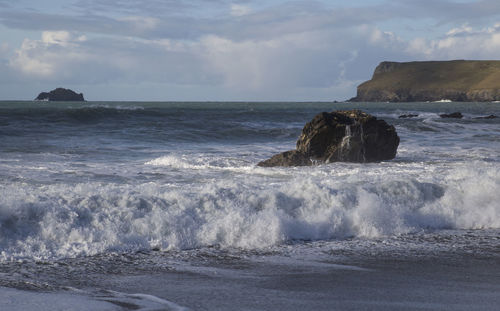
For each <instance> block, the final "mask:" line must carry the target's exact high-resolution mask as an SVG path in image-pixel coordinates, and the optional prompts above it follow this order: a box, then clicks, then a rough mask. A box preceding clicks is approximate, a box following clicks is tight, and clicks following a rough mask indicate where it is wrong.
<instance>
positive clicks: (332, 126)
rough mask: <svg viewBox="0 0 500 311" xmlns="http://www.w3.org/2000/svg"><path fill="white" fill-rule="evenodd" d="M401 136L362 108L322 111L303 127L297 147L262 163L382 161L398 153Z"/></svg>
mask: <svg viewBox="0 0 500 311" xmlns="http://www.w3.org/2000/svg"><path fill="white" fill-rule="evenodd" d="M398 145H399V137H398V135H397V133H396V130H395V128H394V126H392V125H388V124H387V123H386V122H385V121H383V120H377V118H376V117H374V116H372V115H369V114H367V113H364V112H362V111H360V110H347V111H334V112H330V113H328V112H322V113H320V114H318V115H316V116H315V117H314V118H313V119H312V120H311V121H310V122H308V123H307V124H306V125H305V126H304V128H303V129H302V134H301V135H300V137H299V139H298V140H297V148H296V150H290V151H286V152H283V153H280V154H277V155H275V156H273V157H272V158H270V159H268V160H265V161H262V162H260V163H258V164H257V165H258V166H306V165H313V164H319V163H330V162H337V161H344V162H359V163H365V162H379V161H383V160H390V159H393V158H394V157H395V156H396V151H397V148H398Z"/></svg>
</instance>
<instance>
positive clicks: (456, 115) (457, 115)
mask: <svg viewBox="0 0 500 311" xmlns="http://www.w3.org/2000/svg"><path fill="white" fill-rule="evenodd" d="M439 116H440V117H441V118H454V119H462V118H463V117H464V116H463V115H462V114H461V113H460V112H452V113H443V114H440V115H439Z"/></svg>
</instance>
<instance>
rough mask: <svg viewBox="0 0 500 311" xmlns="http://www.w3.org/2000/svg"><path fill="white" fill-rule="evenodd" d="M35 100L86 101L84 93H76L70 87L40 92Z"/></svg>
mask: <svg viewBox="0 0 500 311" xmlns="http://www.w3.org/2000/svg"><path fill="white" fill-rule="evenodd" d="M35 100H48V101H85V99H83V94H82V93H80V94H78V93H76V92H74V91H72V90H70V89H63V88H57V89H55V90H52V91H50V92H48V93H47V92H42V93H40V94H38V96H37V97H36V98H35Z"/></svg>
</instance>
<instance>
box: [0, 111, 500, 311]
mask: <svg viewBox="0 0 500 311" xmlns="http://www.w3.org/2000/svg"><path fill="white" fill-rule="evenodd" d="M353 108H357V109H362V110H364V111H366V112H368V113H371V114H373V115H375V116H376V117H378V118H379V119H383V120H385V121H387V122H388V123H389V124H393V125H394V126H395V127H396V130H397V133H398V135H399V137H400V139H401V142H400V145H399V148H398V153H397V156H396V158H395V159H394V160H391V161H386V162H381V163H368V164H358V163H332V164H328V165H318V166H313V167H297V168H260V167H257V166H256V164H257V163H258V162H259V161H261V160H264V159H267V158H269V157H270V156H272V155H273V154H275V153H279V152H282V151H286V150H290V149H293V148H294V147H295V142H296V140H297V137H298V136H299V134H300V132H301V130H302V127H303V126H304V124H305V123H306V122H308V121H309V120H310V119H312V117H313V116H314V115H316V114H317V113H319V112H322V111H332V110H337V109H353ZM455 111H460V112H462V114H463V115H464V118H463V119H442V118H440V117H439V114H441V113H450V112H455ZM408 113H412V114H418V117H415V118H411V119H399V118H398V116H399V115H401V114H408ZM490 114H494V115H497V116H500V103H450V102H439V103H217V102H207V103H170V102H167V103H157V102H154V103H149V102H85V103H54V102H0V286H2V287H0V289H1V288H4V289H3V290H0V297H4V298H5V299H7V298H8V299H10V300H9V301H10V304H8V303H7V304H5V307H8V308H10V309H12V310H16V309H18V308H19V306H20V304H21V303H23V308H24V309H27V310H29V309H30V308H32V309H33V310H34V309H36V310H40V308H41V309H43V310H45V309H46V310H51V309H53V308H54V305H53V304H49V305H48V306H47V307H46V308H44V307H43V306H42V307H41V305H40V303H39V302H40V301H47V299H49V300H51V301H57V302H58V303H59V305H61V307H60V310H65V309H66V308H65V307H63V306H66V305H67V304H70V305H73V306H75V305H78V306H79V308H80V309H83V310H86V309H89V310H91V309H102V310H108V309H109V310H114V309H124V310H128V309H141V310H183V309H194V310H198V309H200V310H205V309H206V310H225V309H227V310H231V309H246V310H264V309H269V310H276V309H280V307H278V306H282V307H283V309H285V307H284V306H290V305H291V304H292V303H293V305H296V306H299V305H300V303H299V302H306V301H309V302H310V303H313V302H314V301H316V302H318V301H320V302H321V304H317V305H313V306H315V307H314V309H316V310H319V309H321V308H320V307H325V308H324V309H325V310H328V309H331V307H332V306H333V305H334V303H338V301H339V300H338V299H337V300H335V299H333V298H332V299H329V298H328V297H334V295H333V294H327V293H325V294H324V296H322V297H323V298H324V300H315V299H316V298H314V297H312V296H311V297H309V296H307V297H306V296H305V298H304V299H303V300H300V301H297V299H296V297H295V294H294V293H295V290H294V289H289V290H287V289H283V288H282V287H283V285H282V284H284V283H282V282H281V281H280V282H281V283H279V284H280V285H276V284H275V285H273V286H271V285H269V284H268V285H267V287H265V286H261V287H259V286H256V287H252V288H254V289H255V291H256V296H257V297H263V295H264V294H263V293H262V292H259V291H258V290H257V289H259V290H260V289H262V288H273V289H274V290H280V291H282V293H284V294H283V295H284V296H283V297H285V298H286V299H285V298H283V299H284V300H283V299H282V300H276V299H277V298H276V297H282V296H279V295H277V296H272V295H271V294H269V292H266V294H265V295H270V296H269V297H268V296H265V295H264V296H265V297H267V298H266V299H265V301H261V302H259V303H258V304H256V305H253V303H256V302H255V301H252V300H248V301H247V302H246V305H242V306H240V307H241V308H240V307H236V305H234V304H231V303H228V304H222V301H226V298H227V297H223V295H222V294H221V292H213V291H212V292H210V293H211V295H210V294H207V295H206V296H203V295H198V294H197V293H199V292H206V291H208V289H209V288H211V287H214V288H222V289H224V290H225V291H226V292H229V293H231V291H234V292H237V293H240V291H239V290H240V289H241V288H239V287H237V286H236V287H235V286H230V287H228V286H226V285H224V284H227V282H230V281H231V282H232V281H234V280H238V284H240V285H241V284H244V285H245V286H246V287H245V288H247V287H248V286H250V285H251V284H255V283H254V281H255V279H258V280H261V281H262V279H266V277H267V279H266V280H268V278H269V276H270V275H274V276H277V275H280V276H283V275H284V276H288V277H289V278H284V279H285V281H283V280H282V281H283V282H285V283H286V280H290V277H292V276H294V275H296V274H295V272H296V270H297V269H299V270H300V271H302V272H304V271H307V272H308V273H313V274H314V273H316V272H318V274H319V272H321V273H322V275H325V274H324V273H325V269H326V271H337V272H335V273H340V272H338V271H342V273H352V274H349V275H357V274H356V273H368V272H366V271H380V270H383V271H386V270H387V269H389V268H388V267H394V264H388V263H389V262H391V263H393V262H399V263H401V262H404V263H413V264H414V265H408V267H414V266H419V265H420V266H421V267H430V266H423V265H422V263H423V262H427V261H429V262H440V263H441V264H442V267H449V266H450V265H458V266H460V265H462V270H461V271H462V272H463V271H468V272H470V271H472V270H471V269H476V268H477V265H479V264H481V265H483V264H486V266H487V267H489V268H488V269H486V270H485V271H483V270H481V271H483V274H481V276H482V280H483V281H484V282H490V283H488V284H489V289H490V290H493V293H490V292H488V293H486V294H485V292H480V294H478V295H479V296H475V295H472V296H471V297H469V298H470V299H469V300H467V301H466V303H465V304H462V305H463V306H466V307H467V306H469V307H470V305H467V302H470V301H475V300H481V301H482V303H483V305H476V306H480V307H481V308H480V309H481V310H489V307H491V306H494V305H495V304H496V303H497V302H498V301H499V300H500V298H499V297H498V296H499V295H498V291H497V290H498V289H500V265H499V260H500V250H499V249H500V203H499V202H500V118H496V119H477V117H481V116H487V115H490ZM464 258H466V259H467V260H469V261H467V260H465V259H464ZM445 259H446V260H445ZM464 260H465V261H464ZM470 260H473V261H474V260H479V261H480V262H479V263H476V262H475V261H474V262H471V261H470ZM415 262H416V263H415ZM464 262H469V263H470V264H464ZM381 263H385V264H383V265H382V267H381V266H380V265H381ZM430 265H431V266H432V264H430ZM398 266H401V265H398ZM276 267H279V268H276ZM472 267H474V268H472ZM422 269H424V268H422ZM425 269H427V268H425ZM425 269H424V270H425ZM429 269H430V268H429ZM464 269H465V270H464ZM410 270H411V271H414V270H412V269H410ZM445 270H446V269H444V270H443V269H441V271H445ZM276 271H280V273H279V274H276ZM294 271H295V272H294ZM363 271H364V272H363ZM391 271H392V270H391ZM422 271H423V270H422ZM474 271H475V270H474ZM407 272H408V271H406V272H405V273H406V274H407V275H414V276H415V275H419V274H418V273H413V274H411V273H409V272H408V273H407ZM492 272H493V273H492ZM495 272H496V273H495ZM392 273H393V276H394V278H397V277H398V276H401V275H403V274H397V273H396V272H394V271H392ZM442 273H444V272H442ZM455 273H456V274H455ZM474 273H477V271H476V272H474ZM432 274H433V273H431V272H429V275H430V276H429V278H431V279H432V277H431V275H432ZM449 274H450V275H451V276H452V277H451V279H453V276H455V277H458V276H459V275H460V274H461V272H453V270H451V271H450V272H449ZM214 275H217V278H214V279H211V281H207V278H209V277H210V278H212V277H214ZM371 275H374V274H371ZM384 275H390V273H389V272H387V273H386V274H384ZM195 276H196V277H195ZM448 277H449V275H448ZM492 278H493V279H492ZM372 279H373V278H372ZM187 280H191V282H190V283H189V282H188V281H187ZM252 280H253V281H252ZM302 280H303V279H302ZM319 280H323V278H322V277H312V278H311V279H310V280H309V281H308V282H309V283H307V284H308V286H309V287H311V286H312V285H311V284H315V282H316V283H317V281H319ZM427 280H428V281H429V279H427ZM485 280H486V281H485ZM167 281H168V282H167ZM223 281H224V282H223ZM323 281H324V280H323ZM497 281H498V282H497ZM186 282H188V283H186ZM380 282H382V281H380ZM429 282H430V281H429ZM166 283H168V285H167V284H166ZM299 283H300V282H299ZM430 283H432V284H435V283H433V282H430ZM259 284H260V283H259ZM277 284H278V283H277ZM294 284H296V283H294ZM328 284H332V283H328ZM377 284H378V283H377ZM384 284H385V283H384ZM492 284H493V285H492ZM407 285H408V286H410V285H411V284H410V283H408V284H407ZM476 285H477V284H476ZM217 286H218V287H217ZM224 286H226V287H227V288H226V287H224ZM241 286H243V285H241ZM252 286H253V285H252ZM328 286H330V285H328ZM328 286H327V288H328ZM332 286H333V285H332ZM335 286H338V284H337V285H335ZM456 286H457V288H458V287H459V285H456ZM481 286H485V284H481ZM374 287H376V286H374ZM403 287H404V286H403ZM161 288H163V289H164V290H161ZM236 288H238V290H237V289H236ZM287 288H288V287H287ZM323 288H325V287H322V289H323ZM429 288H432V287H429ZM222 289H221V290H222ZM337 289H338V288H337ZM241 290H242V291H243V289H241ZM319 292H321V291H319ZM471 292H474V291H471ZM495 292H496V294H495ZM349 293H352V292H346V295H347V296H349ZM474 293H475V292H474ZM221 295H222V296H221ZM228 295H229V294H228ZM235 295H236V294H235ZM240 295H241V293H240ZM287 295H288V296H287ZM329 295H330V296H329ZM481 295H482V296H481ZM484 295H486V296H487V297H486V298H485V296H484ZM488 295H489V296H488ZM68 297H69V298H68ZM343 297H345V296H343ZM479 297H482V298H479ZM240 298H241V299H242V300H241V301H243V302H244V301H245V300H244V297H240ZM337 298H338V297H337ZM365 298H366V297H365ZM393 298H394V297H393ZM452 298H453V297H451V296H450V297H448V296H446V295H444V296H439V297H436V298H435V301H433V302H432V303H433V304H430V305H429V303H430V302H428V301H427V302H425V300H426V299H422V300H417V301H409V300H404V299H403V300H401V301H400V302H399V304H395V305H390V304H388V302H384V303H381V302H377V304H374V301H375V300H374V299H375V298H370V299H371V300H370V299H369V298H366V299H368V300H366V299H365V300H366V301H369V302H366V301H365V300H363V301H365V304H364V305H363V306H368V307H367V309H370V310H371V309H377V308H378V307H379V308H380V309H381V310H388V309H391V308H394V309H395V310H396V309H401V308H403V309H426V308H427V309H436V310H438V309H440V310H443V309H446V307H447V306H449V307H450V310H453V309H455V310H457V309H459V308H458V305H454V304H453V303H455V302H456V300H454V299H452ZM280 299H281V298H280ZM308 299H309V300H308ZM353 300H354V298H353ZM335 301H336V302H335ZM243 302H242V303H243ZM345 303H346V304H345V305H341V306H340V307H342V306H343V308H341V309H349V308H348V307H349V306H354V307H353V308H352V309H353V310H355V309H358V310H359V309H362V308H360V305H359V304H358V305H350V304H349V303H347V302H345ZM358 303H359V301H358ZM366 303H368V305H367V304H366ZM425 303H427V304H425ZM489 303H491V304H489ZM310 306H311V305H309V307H310ZM1 308H2V306H0V309H1ZM75 309H76V310H80V309H78V308H76V307H75ZM491 310H493V309H491Z"/></svg>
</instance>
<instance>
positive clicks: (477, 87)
mask: <svg viewBox="0 0 500 311" xmlns="http://www.w3.org/2000/svg"><path fill="white" fill-rule="evenodd" d="M443 99H447V100H452V101H471V102H474V101H497V100H500V61H478V60H453V61H428V62H407V63H397V62H382V63H380V64H379V65H378V66H377V68H376V69H375V72H374V73H373V77H372V79H371V80H369V81H366V82H364V83H362V84H360V85H359V86H358V92H357V96H356V97H354V98H352V99H351V100H350V101H357V102H360V101H363V102H365V101H366V102H371V101H374V102H387V101H389V102H415V101H422V102H426V101H439V100H443Z"/></svg>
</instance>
